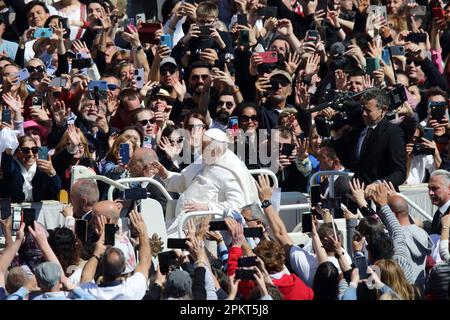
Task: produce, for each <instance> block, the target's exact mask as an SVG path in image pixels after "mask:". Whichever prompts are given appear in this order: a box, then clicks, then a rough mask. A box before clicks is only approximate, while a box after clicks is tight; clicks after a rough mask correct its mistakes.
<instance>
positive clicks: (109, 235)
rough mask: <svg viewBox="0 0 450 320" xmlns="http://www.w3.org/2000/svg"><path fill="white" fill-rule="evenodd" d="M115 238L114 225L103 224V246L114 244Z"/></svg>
mask: <svg viewBox="0 0 450 320" xmlns="http://www.w3.org/2000/svg"><path fill="white" fill-rule="evenodd" d="M115 240H116V225H115V224H113V223H107V224H105V246H114V244H115Z"/></svg>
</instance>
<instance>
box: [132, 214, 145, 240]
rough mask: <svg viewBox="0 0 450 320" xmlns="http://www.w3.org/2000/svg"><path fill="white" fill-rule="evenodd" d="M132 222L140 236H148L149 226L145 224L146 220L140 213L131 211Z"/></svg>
mask: <svg viewBox="0 0 450 320" xmlns="http://www.w3.org/2000/svg"><path fill="white" fill-rule="evenodd" d="M130 222H131V225H132V226H133V228H134V229H135V230H136V232H137V233H138V234H139V235H140V236H142V235H146V234H147V225H146V224H145V221H144V218H143V217H142V215H141V214H140V213H139V212H137V211H135V210H131V212H130Z"/></svg>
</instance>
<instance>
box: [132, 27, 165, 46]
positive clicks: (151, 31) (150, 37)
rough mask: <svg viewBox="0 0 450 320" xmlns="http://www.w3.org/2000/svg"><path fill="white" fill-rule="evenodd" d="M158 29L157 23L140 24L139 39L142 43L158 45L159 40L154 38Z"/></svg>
mask: <svg viewBox="0 0 450 320" xmlns="http://www.w3.org/2000/svg"><path fill="white" fill-rule="evenodd" d="M160 28H161V25H160V23H159V22H147V23H141V24H140V25H139V28H138V34H139V39H140V40H141V42H143V43H150V44H159V38H155V33H156V31H158V30H159V29H160Z"/></svg>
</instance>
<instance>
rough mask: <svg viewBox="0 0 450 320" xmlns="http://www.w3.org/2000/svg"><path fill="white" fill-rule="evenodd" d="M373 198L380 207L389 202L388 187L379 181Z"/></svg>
mask: <svg viewBox="0 0 450 320" xmlns="http://www.w3.org/2000/svg"><path fill="white" fill-rule="evenodd" d="M371 198H372V200H373V201H374V202H375V203H376V204H377V205H378V206H380V207H383V206H385V205H387V203H388V188H387V187H386V185H384V184H383V183H377V184H376V185H375V190H374V192H373V193H372V196H371Z"/></svg>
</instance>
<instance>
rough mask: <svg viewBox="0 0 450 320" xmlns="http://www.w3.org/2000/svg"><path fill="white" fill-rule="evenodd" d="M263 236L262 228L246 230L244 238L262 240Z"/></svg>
mask: <svg viewBox="0 0 450 320" xmlns="http://www.w3.org/2000/svg"><path fill="white" fill-rule="evenodd" d="M262 236H263V228H262V227H255V228H244V237H246V238H262Z"/></svg>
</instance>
